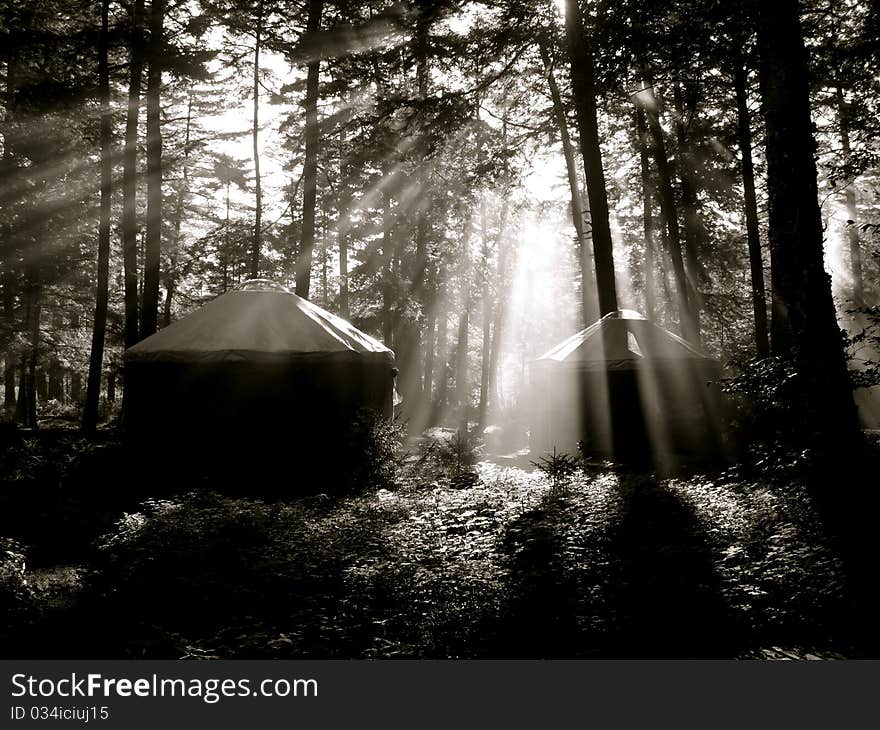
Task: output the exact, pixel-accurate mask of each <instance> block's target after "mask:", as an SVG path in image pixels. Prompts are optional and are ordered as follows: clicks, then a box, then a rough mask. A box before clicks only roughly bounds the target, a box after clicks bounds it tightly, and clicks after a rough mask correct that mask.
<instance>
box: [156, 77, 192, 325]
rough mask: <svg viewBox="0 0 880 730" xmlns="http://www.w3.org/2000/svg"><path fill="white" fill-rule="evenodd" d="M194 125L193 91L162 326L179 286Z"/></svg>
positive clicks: (187, 112) (178, 188) (176, 205)
mask: <svg viewBox="0 0 880 730" xmlns="http://www.w3.org/2000/svg"><path fill="white" fill-rule="evenodd" d="M191 126H192V93H190V95H189V96H188V97H187V104H186V131H185V132H184V135H183V172H182V175H181V180H180V182H179V183H178V187H177V200H176V202H175V206H174V238H173V239H172V241H171V247H170V248H171V251H170V252H169V259H168V270H167V272H166V274H165V306H164V312H163V315H162V326H163V327H167V326H168V325H169V324H171V301H172V300H173V298H174V292H175V291H176V288H177V258H178V256H177V254H178V251H179V250H180V226H181V223H182V222H183V209H184V206H185V203H186V194H187V193H188V192H189V140H190V130H191Z"/></svg>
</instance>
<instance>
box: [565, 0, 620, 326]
mask: <svg viewBox="0 0 880 730" xmlns="http://www.w3.org/2000/svg"><path fill="white" fill-rule="evenodd" d="M565 35H566V39H567V42H568V52H569V57H570V61H571V87H572V95H573V96H574V103H575V108H576V110H577V120H578V131H579V133H580V146H581V154H582V155H583V158H584V174H585V177H586V180H587V197H588V199H589V203H590V223H591V232H592V237H593V256H594V258H595V261H596V290H597V294H598V296H599V314H600V315H602V316H604V315H606V314H608V313H609V312H614V311H616V310H617V284H616V282H615V278H614V250H613V245H612V241H611V226H610V224H609V221H608V196H607V192H606V190H605V172H604V170H603V169H602V151H601V148H600V146H599V129H598V122H597V119H596V113H597V112H596V88H595V81H594V78H593V74H594V69H593V51H592V47H591V45H590V39H589V36H588V34H587V31H586V29H585V28H584V23H583V19H582V18H581V10H580V6H579V4H578V0H566V2H565Z"/></svg>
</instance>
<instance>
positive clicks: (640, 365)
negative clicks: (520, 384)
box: [530, 309, 721, 460]
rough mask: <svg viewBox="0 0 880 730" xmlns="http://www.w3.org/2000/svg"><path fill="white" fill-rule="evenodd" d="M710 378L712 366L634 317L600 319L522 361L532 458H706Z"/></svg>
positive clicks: (716, 412)
mask: <svg viewBox="0 0 880 730" xmlns="http://www.w3.org/2000/svg"><path fill="white" fill-rule="evenodd" d="M720 375H721V368H720V365H719V363H718V362H717V361H716V360H714V359H712V358H711V357H709V356H708V355H706V354H704V353H702V352H700V351H699V350H698V349H697V348H695V347H693V346H692V345H691V344H689V343H688V342H686V341H685V340H683V339H682V338H681V337H679V336H677V335H675V334H673V333H672V332H669V331H667V330H665V329H663V328H662V327H659V326H658V325H656V324H654V323H653V322H650V321H648V320H647V319H646V318H645V317H643V316H642V315H641V314H639V313H638V312H634V311H632V310H626V309H624V310H618V311H616V312H612V313H610V314H607V315H605V316H604V317H602V318H601V319H600V320H599V321H597V322H595V323H594V324H592V325H591V326H590V327H587V328H586V329H584V330H582V331H580V332H578V333H577V334H575V335H573V336H571V337H569V338H568V339H567V340H565V341H564V342H561V343H559V344H558V345H556V346H555V347H554V348H552V349H551V350H549V351H548V352H546V353H544V355H542V356H541V357H540V358H538V359H537V360H536V361H534V362H532V363H531V368H530V384H531V393H532V406H531V411H532V428H531V447H532V451H533V453H534V452H536V451H537V452H539V453H540V452H542V451H552V450H553V449H554V448H555V449H557V450H558V451H564V452H569V453H574V452H576V450H578V449H579V448H580V449H581V450H582V451H584V452H585V453H587V454H593V455H598V456H604V457H608V458H615V459H619V460H644V459H646V458H651V457H654V458H656V459H659V460H663V459H664V458H666V457H670V456H674V455H676V454H690V455H706V454H711V453H714V452H716V451H717V449H718V447H719V443H720V431H721V394H720V391H719V388H718V384H717V381H718V379H719V377H720Z"/></svg>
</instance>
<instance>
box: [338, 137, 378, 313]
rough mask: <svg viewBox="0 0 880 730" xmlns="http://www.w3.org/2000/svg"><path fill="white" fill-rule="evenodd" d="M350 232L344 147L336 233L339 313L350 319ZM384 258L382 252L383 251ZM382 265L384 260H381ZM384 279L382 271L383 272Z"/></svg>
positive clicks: (349, 198) (340, 170)
mask: <svg viewBox="0 0 880 730" xmlns="http://www.w3.org/2000/svg"><path fill="white" fill-rule="evenodd" d="M350 231H351V192H350V189H349V180H348V166H347V165H346V163H345V150H344V146H343V145H342V144H340V149H339V219H338V226H337V231H336V237H337V243H338V244H339V313H340V314H341V315H342V316H343V317H345V319H348V318H349V317H351V312H350V305H349V298H348V236H349V232H350ZM383 256H384V251H383ZM383 263H384V259H383ZM383 277H384V270H383Z"/></svg>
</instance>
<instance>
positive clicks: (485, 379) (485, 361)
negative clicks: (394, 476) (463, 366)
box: [477, 197, 492, 433]
mask: <svg viewBox="0 0 880 730" xmlns="http://www.w3.org/2000/svg"><path fill="white" fill-rule="evenodd" d="M488 228H489V225H488V221H487V219H486V200H485V198H484V197H481V198H480V232H481V234H482V244H483V245H482V249H483V262H482V263H483V265H482V270H483V292H482V298H483V339H482V353H481V356H480V403H479V411H478V413H479V416H478V418H477V423H478V427H477V430H478V432H479V433H482V432H483V429H484V428H485V426H486V415H487V413H488V411H489V397H490V396H489V367H490V365H491V346H492V300H491V296H492V290H491V287H490V286H489V230H488Z"/></svg>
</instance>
